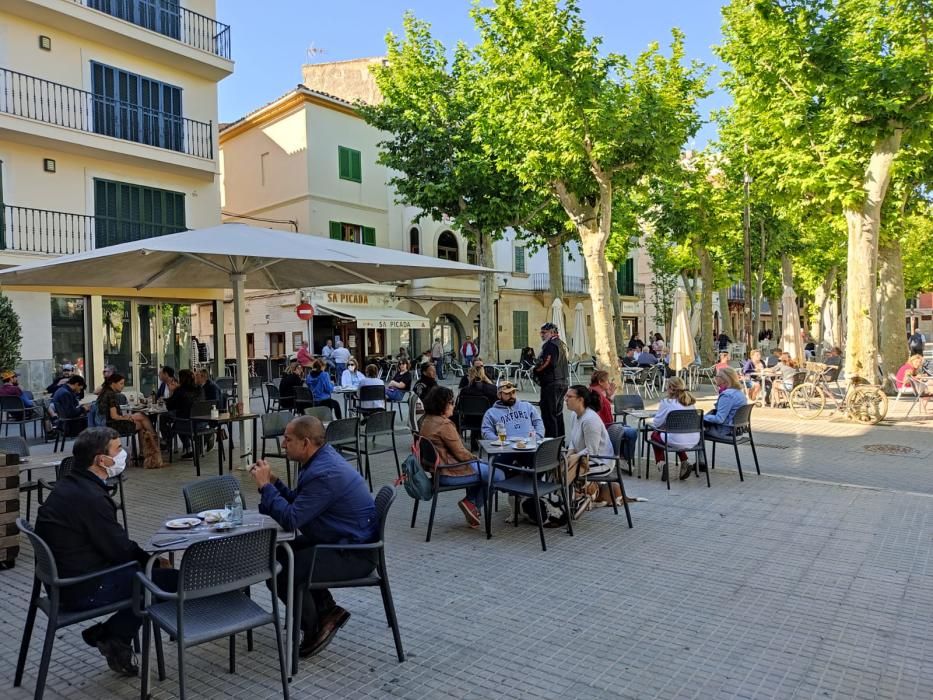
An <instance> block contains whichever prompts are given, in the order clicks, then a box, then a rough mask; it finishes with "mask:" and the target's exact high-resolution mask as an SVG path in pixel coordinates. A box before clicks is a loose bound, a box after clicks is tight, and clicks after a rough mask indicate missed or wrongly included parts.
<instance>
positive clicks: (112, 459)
mask: <svg viewBox="0 0 933 700" xmlns="http://www.w3.org/2000/svg"><path fill="white" fill-rule="evenodd" d="M73 454H74V467H73V469H72V471H71V473H70V474H69V475H68V476H66V477H65V478H63V479H60V480H59V481H58V482H57V483H56V484H55V489H54V490H53V491H52V493H51V494H49V496H48V497H47V498H46V500H45V504H44V505H43V506H42V507H41V508H39V514H38V516H37V518H36V533H37V534H38V535H39V536H40V537H42V539H44V540H45V541H46V543H47V544H48V545H49V547H50V548H51V550H52V554H53V555H54V556H55V561H56V564H57V565H58V575H59V576H61V577H62V578H67V577H69V576H81V575H83V574H87V573H90V572H92V571H100V570H101V569H107V568H110V567H113V566H117V565H119V564H126V563H129V562H136V563H137V564H139V565H140V566H144V565H145V563H146V560H147V559H148V558H149V555H148V554H147V553H146V552H145V551H143V550H142V549H141V548H140V547H139V545H137V544H136V543H135V542H133V540H131V539H130V538H129V537H128V536H127V534H126V531H125V530H124V529H123V528H122V527H120V524H119V523H118V522H117V506H116V504H115V503H114V502H113V500H112V499H111V498H110V494H109V492H108V490H107V484H106V479H108V478H114V477H116V476H119V474H120V472H122V471H123V469H124V467H125V466H126V451H125V450H124V449H123V446H122V445H121V443H120V436H119V434H118V433H117V431H115V430H113V429H112V428H88V429H87V430H85V431H84V432H83V433H81V434H80V435H79V436H78V437H77V438H76V439H75V443H74V451H73ZM136 571H137V568H135V567H127V568H125V569H123V570H121V571H118V572H116V573H113V574H108V575H106V576H102V577H100V578H98V579H92V580H91V581H88V582H86V583H83V584H79V585H76V586H68V587H67V588H64V589H62V598H61V603H62V607H63V608H64V609H65V610H86V609H88V608H96V607H100V606H103V605H107V604H108V603H115V602H119V601H123V600H128V599H129V598H130V597H131V596H132V592H133V578H134V577H135V575H136ZM177 574H178V572H177V571H175V570H174V569H157V570H155V571H153V578H154V580H155V582H156V585H158V586H159V587H161V588H162V589H163V590H168V591H174V590H175V589H176V586H177ZM141 624H142V620H141V619H140V618H138V617H136V616H135V615H134V614H133V611H132V609H124V610H120V611H119V612H117V613H116V614H114V615H113V616H112V617H110V618H109V619H108V620H107V621H106V622H103V623H98V624H96V625H93V626H91V627H89V628H87V629H86V630H84V631H83V632H82V633H81V636H82V637H83V638H84V641H85V642H86V643H87V644H88V645H89V646H92V647H96V648H97V649H98V650H99V651H100V653H101V654H103V656H104V657H105V658H106V659H107V664H108V665H109V666H110V668H111V669H113V670H114V671H116V672H118V673H121V674H123V675H127V676H135V675H137V674H138V673H139V669H138V668H137V666H136V662H135V660H134V658H133V650H132V648H131V647H130V641H131V640H132V639H133V637H134V636H135V635H136V632H137V631H138V630H139V627H140V625H141Z"/></svg>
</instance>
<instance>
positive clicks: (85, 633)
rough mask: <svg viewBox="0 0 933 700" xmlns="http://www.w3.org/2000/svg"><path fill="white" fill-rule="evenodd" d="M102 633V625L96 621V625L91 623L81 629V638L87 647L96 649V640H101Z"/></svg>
mask: <svg viewBox="0 0 933 700" xmlns="http://www.w3.org/2000/svg"><path fill="white" fill-rule="evenodd" d="M103 633H104V626H103V624H101V623H100V622H98V623H97V624H96V625H91V626H90V627H88V628H87V629H84V630H81V639H83V640H84V643H85V644H87V645H88V646H89V647H92V648H94V649H96V648H97V642H99V641H100V640H101V637H102V636H103Z"/></svg>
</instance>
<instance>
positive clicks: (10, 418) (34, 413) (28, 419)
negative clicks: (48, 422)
mask: <svg viewBox="0 0 933 700" xmlns="http://www.w3.org/2000/svg"><path fill="white" fill-rule="evenodd" d="M30 423H32V434H33V437H39V429H38V428H37V427H36V425H37V424H41V423H42V414H41V413H39V411H38V409H37V407H35V406H30V407H28V408H27V406H26V404H25V403H23V400H22V399H21V398H20V397H19V396H0V428H2V427H4V426H5V427H6V434H7V435H9V434H10V426H11V425H18V426H19V434H20V435H21V436H22V437H23V439H24V440H25V439H26V426H27V425H28V424H30Z"/></svg>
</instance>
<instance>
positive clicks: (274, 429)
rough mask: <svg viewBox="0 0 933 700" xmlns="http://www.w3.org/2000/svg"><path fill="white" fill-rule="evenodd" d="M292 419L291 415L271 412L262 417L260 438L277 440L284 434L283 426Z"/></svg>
mask: <svg viewBox="0 0 933 700" xmlns="http://www.w3.org/2000/svg"><path fill="white" fill-rule="evenodd" d="M292 418H294V416H293V415H292V414H291V413H284V412H282V411H273V412H272V413H266V414H264V415H263V417H262V436H263V437H264V438H277V437H282V436H283V435H284V434H285V426H287V425H288V422H289V421H290V420H291V419H292Z"/></svg>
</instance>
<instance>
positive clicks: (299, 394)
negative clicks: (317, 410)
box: [294, 386, 314, 414]
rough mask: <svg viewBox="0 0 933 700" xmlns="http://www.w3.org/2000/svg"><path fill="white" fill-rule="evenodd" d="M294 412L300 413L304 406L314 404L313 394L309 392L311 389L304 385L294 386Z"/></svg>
mask: <svg viewBox="0 0 933 700" xmlns="http://www.w3.org/2000/svg"><path fill="white" fill-rule="evenodd" d="M294 406H295V413H299V414H300V413H301V412H302V411H304V410H305V409H306V408H311V407H312V406H314V396H313V395H312V394H311V390H310V389H309V388H308V387H306V386H296V387H295V401H294Z"/></svg>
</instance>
